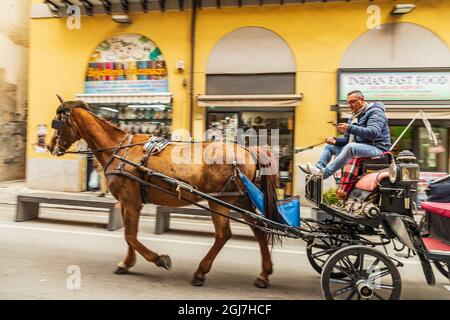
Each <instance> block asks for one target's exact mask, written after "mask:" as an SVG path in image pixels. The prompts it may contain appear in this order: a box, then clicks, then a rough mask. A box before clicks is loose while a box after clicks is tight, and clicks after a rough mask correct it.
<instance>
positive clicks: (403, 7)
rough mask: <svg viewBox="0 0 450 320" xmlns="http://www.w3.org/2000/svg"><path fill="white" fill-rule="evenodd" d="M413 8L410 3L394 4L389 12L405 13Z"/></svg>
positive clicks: (395, 13)
mask: <svg viewBox="0 0 450 320" xmlns="http://www.w3.org/2000/svg"><path fill="white" fill-rule="evenodd" d="M415 8H416V6H415V5H413V4H411V3H403V4H396V5H395V6H394V8H393V9H392V11H391V14H392V15H400V14H406V13H410V12H411V11H413V10H414V9H415Z"/></svg>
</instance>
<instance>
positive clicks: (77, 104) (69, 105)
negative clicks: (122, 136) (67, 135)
mask: <svg viewBox="0 0 450 320" xmlns="http://www.w3.org/2000/svg"><path fill="white" fill-rule="evenodd" d="M76 108H80V109H83V110H86V111H88V112H89V113H90V114H92V115H93V116H94V117H95V119H96V120H97V121H100V122H104V123H105V124H107V125H108V126H110V127H112V128H114V129H115V130H118V131H120V132H121V133H125V131H124V130H123V129H121V128H120V127H118V126H116V125H115V124H114V123H111V122H109V121H107V120H106V119H103V118H100V117H99V116H98V115H96V114H95V113H93V112H92V111H91V108H90V107H89V104H88V103H86V102H84V101H81V100H75V101H64V102H63V103H62V104H61V105H60V106H59V107H58V109H57V110H56V114H60V113H63V112H66V111H72V110H73V109H76Z"/></svg>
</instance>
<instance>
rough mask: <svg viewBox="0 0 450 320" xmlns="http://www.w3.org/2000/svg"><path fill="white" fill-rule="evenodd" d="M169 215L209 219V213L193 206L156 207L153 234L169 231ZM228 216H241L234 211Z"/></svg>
mask: <svg viewBox="0 0 450 320" xmlns="http://www.w3.org/2000/svg"><path fill="white" fill-rule="evenodd" d="M171 214H180V215H190V216H203V217H209V216H210V215H211V212H209V211H207V210H204V209H200V208H197V207H195V206H192V207H179V208H172V207H165V206H157V207H156V222H155V230H154V233H155V234H163V233H164V232H166V231H167V230H169V227H170V215H171ZM230 215H231V217H233V218H239V217H241V215H240V214H238V213H237V212H235V211H230Z"/></svg>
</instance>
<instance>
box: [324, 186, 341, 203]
mask: <svg viewBox="0 0 450 320" xmlns="http://www.w3.org/2000/svg"><path fill="white" fill-rule="evenodd" d="M323 202H324V203H326V204H330V205H331V204H338V203H339V198H338V197H337V189H336V188H331V189H328V190H327V191H325V192H324V193H323Z"/></svg>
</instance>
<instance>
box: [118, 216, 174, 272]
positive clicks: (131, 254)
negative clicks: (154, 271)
mask: <svg viewBox="0 0 450 320" xmlns="http://www.w3.org/2000/svg"><path fill="white" fill-rule="evenodd" d="M139 216H140V209H136V208H130V207H125V208H124V214H123V222H124V226H125V240H126V241H127V244H128V246H129V250H128V255H127V257H126V258H125V261H123V263H119V265H118V268H117V270H116V273H119V274H123V273H126V271H128V269H129V268H131V267H132V266H133V265H134V263H135V262H136V257H135V251H137V252H139V254H140V255H142V256H143V257H144V258H145V259H146V260H147V261H149V262H153V263H154V264H155V265H157V266H158V267H163V268H164V269H166V270H170V268H171V267H172V262H171V260H170V257H169V256H168V255H158V254H157V253H155V252H153V251H151V250H149V249H148V248H147V247H146V246H144V245H143V244H142V243H141V242H140V241H139V240H138V239H137V232H138V227H139ZM128 258H129V260H127V259H128ZM124 269H125V270H124Z"/></svg>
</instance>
